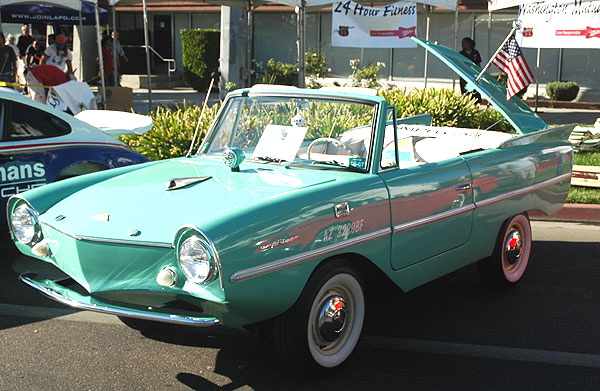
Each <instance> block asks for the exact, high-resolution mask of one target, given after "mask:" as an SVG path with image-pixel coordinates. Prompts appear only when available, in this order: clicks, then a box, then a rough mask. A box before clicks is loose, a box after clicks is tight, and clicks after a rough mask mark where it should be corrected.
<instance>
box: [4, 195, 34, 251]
mask: <svg viewBox="0 0 600 391" xmlns="http://www.w3.org/2000/svg"><path fill="white" fill-rule="evenodd" d="M10 226H11V228H12V233H13V235H14V236H15V238H17V240H18V241H19V242H21V243H25V244H28V245H33V244H35V243H37V242H38V241H39V236H40V225H39V221H38V216H37V213H36V212H35V211H34V210H33V209H32V208H31V207H30V206H29V205H27V204H25V203H22V204H20V205H19V206H17V207H16V208H15V209H14V210H13V211H12V214H11V215H10Z"/></svg>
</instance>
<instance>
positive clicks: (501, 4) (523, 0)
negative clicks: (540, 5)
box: [488, 0, 536, 11]
mask: <svg viewBox="0 0 600 391" xmlns="http://www.w3.org/2000/svg"><path fill="white" fill-rule="evenodd" d="M535 2H536V0H488V11H496V10H499V9H504V8H510V7H518V6H520V5H522V4H527V3H535Z"/></svg>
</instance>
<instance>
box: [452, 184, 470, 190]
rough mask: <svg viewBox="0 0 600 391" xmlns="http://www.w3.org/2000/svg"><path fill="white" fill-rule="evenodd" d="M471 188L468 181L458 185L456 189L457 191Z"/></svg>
mask: <svg viewBox="0 0 600 391" xmlns="http://www.w3.org/2000/svg"><path fill="white" fill-rule="evenodd" d="M470 188H471V184H470V183H466V184H464V185H460V186H456V187H455V188H454V190H456V191H463V190H469V189H470Z"/></svg>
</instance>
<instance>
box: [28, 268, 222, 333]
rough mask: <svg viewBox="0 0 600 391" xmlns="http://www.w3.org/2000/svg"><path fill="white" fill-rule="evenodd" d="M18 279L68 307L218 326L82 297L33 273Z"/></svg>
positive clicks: (207, 319)
mask: <svg viewBox="0 0 600 391" xmlns="http://www.w3.org/2000/svg"><path fill="white" fill-rule="evenodd" d="M19 279H20V280H21V281H23V282H24V283H25V284H27V285H29V286H30V287H32V288H35V289H37V290H38V291H40V292H41V293H43V294H44V295H46V296H48V297H49V298H51V299H52V300H55V301H58V302H59V303H62V304H65V305H68V306H69V307H73V308H77V309H81V310H87V311H94V312H100V313H104V314H111V315H116V316H122V317H126V318H136V319H143V320H150V321H155V322H162V323H173V324H179V325H187V326H195V327H209V326H216V325H217V324H219V320H218V319H217V318H215V317H197V316H193V315H181V314H169V313H164V312H160V308H159V309H152V310H150V309H148V310H139V309H131V308H126V307H121V306H117V305H114V304H109V303H106V302H103V301H101V300H98V299H96V298H94V297H92V296H86V295H82V294H80V293H78V292H75V291H73V290H71V289H69V288H67V287H64V286H62V285H60V284H58V283H56V282H55V281H53V280H49V279H44V278H38V277H37V275H36V274H34V273H23V274H21V275H20V276H19Z"/></svg>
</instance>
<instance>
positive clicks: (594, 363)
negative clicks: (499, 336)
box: [360, 336, 600, 368]
mask: <svg viewBox="0 0 600 391" xmlns="http://www.w3.org/2000/svg"><path fill="white" fill-rule="evenodd" d="M360 346H361V347H363V348H371V349H384V350H397V351H409V352H417V353H432V354H445V355H453V356H466V357H478V358H487V359H493V360H508V361H524V362H530V363H540V364H556V365H567V366H575V367H587V368H600V355H597V354H585V353H568V352H557V351H552V350H538V349H522V348H509V347H502V346H486V345H470V344H463V343H452V342H438V341H424V340H418V339H404V338H393V337H373V336H364V337H363V338H362V340H361V343H360Z"/></svg>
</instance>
